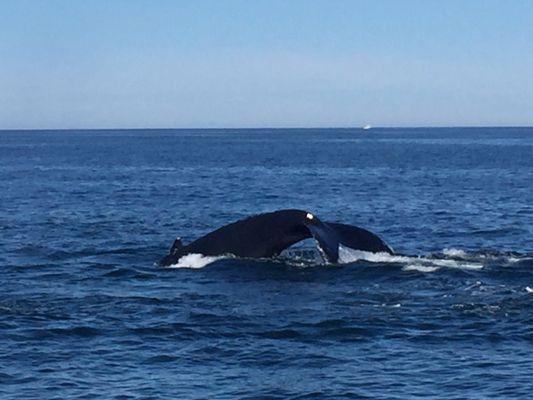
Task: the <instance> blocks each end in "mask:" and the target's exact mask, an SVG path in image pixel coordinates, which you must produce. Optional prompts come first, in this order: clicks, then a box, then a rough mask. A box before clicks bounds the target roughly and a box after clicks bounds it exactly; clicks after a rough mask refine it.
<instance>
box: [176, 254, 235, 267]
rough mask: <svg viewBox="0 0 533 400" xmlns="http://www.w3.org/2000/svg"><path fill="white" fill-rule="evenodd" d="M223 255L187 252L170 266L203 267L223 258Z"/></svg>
mask: <svg viewBox="0 0 533 400" xmlns="http://www.w3.org/2000/svg"><path fill="white" fill-rule="evenodd" d="M223 258H225V257H223V256H216V257H215V256H204V255H203V254H196V253H192V254H187V255H185V256H183V257H181V258H180V259H179V260H178V262H177V263H176V264H172V265H169V266H168V268H191V269H197V268H203V267H205V266H206V265H209V264H211V263H213V262H215V261H217V260H221V259H223Z"/></svg>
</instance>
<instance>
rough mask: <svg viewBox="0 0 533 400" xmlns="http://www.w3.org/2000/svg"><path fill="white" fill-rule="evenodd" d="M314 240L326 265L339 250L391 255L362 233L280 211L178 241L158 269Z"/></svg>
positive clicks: (275, 251) (260, 254) (262, 253)
mask: <svg viewBox="0 0 533 400" xmlns="http://www.w3.org/2000/svg"><path fill="white" fill-rule="evenodd" d="M308 238H314V239H315V240H316V242H317V244H318V247H319V249H320V250H321V253H322V255H323V257H324V259H325V260H326V262H329V263H337V262H338V261H339V246H340V245H342V246H346V247H349V248H352V249H354V250H363V251H370V252H375V253H377V252H386V253H392V249H391V248H390V247H389V246H387V244H386V243H385V242H384V241H383V240H381V239H380V238H379V237H378V236H376V235H374V234H373V233H372V232H369V231H367V230H365V229H362V228H359V227H356V226H351V225H345V224H339V223H335V222H324V221H321V220H320V219H319V218H317V217H316V216H314V215H313V214H312V213H309V212H307V211H303V210H279V211H274V212H271V213H265V214H259V215H255V216H252V217H249V218H246V219H243V220H240V221H237V222H233V223H231V224H229V225H225V226H223V227H221V228H218V229H217V230H215V231H213V232H210V233H208V234H207V235H205V236H202V237H200V238H198V239H196V240H195V241H193V242H192V243H189V244H187V245H183V244H182V242H181V240H180V239H179V238H178V239H176V240H175V241H174V244H173V245H172V247H171V249H170V251H169V254H168V255H167V256H165V257H164V258H163V259H162V260H161V261H160V264H161V265H171V264H174V263H176V262H177V261H178V260H179V259H180V258H181V257H183V256H184V255H187V254H192V253H198V254H203V255H206V256H211V255H224V254H233V255H235V256H238V257H249V258H269V257H275V256H277V255H279V254H280V253H281V252H282V251H283V250H285V249H286V248H288V247H290V246H292V245H293V244H295V243H298V242H300V241H302V240H304V239H308Z"/></svg>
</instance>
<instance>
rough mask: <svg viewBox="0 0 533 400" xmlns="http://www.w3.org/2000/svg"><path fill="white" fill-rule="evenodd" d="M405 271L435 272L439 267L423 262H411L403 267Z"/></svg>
mask: <svg viewBox="0 0 533 400" xmlns="http://www.w3.org/2000/svg"><path fill="white" fill-rule="evenodd" d="M402 269H403V270H404V271H419V272H435V271H436V270H438V269H439V267H430V266H427V265H421V264H409V265H406V266H405V267H403V268H402Z"/></svg>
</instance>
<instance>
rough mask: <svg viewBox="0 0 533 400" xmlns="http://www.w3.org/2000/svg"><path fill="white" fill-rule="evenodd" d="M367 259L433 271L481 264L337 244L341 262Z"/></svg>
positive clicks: (481, 266)
mask: <svg viewBox="0 0 533 400" xmlns="http://www.w3.org/2000/svg"><path fill="white" fill-rule="evenodd" d="M361 260H362V261H368V262H372V263H391V264H397V263H400V264H407V265H406V266H405V267H404V269H406V270H418V271H421V272H434V271H436V270H438V269H439V267H446V268H463V269H481V268H483V264H480V263H473V262H464V261H462V260H450V259H442V258H429V257H410V256H400V255H393V254H388V253H372V252H369V251H361V250H353V249H350V248H349V247H344V246H339V262H340V263H342V264H345V263H351V262H355V261H361Z"/></svg>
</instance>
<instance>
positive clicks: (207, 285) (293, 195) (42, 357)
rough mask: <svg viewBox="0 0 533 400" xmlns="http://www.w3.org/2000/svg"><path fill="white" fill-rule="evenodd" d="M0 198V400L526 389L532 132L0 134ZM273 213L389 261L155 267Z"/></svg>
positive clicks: (532, 384)
mask: <svg viewBox="0 0 533 400" xmlns="http://www.w3.org/2000/svg"><path fill="white" fill-rule="evenodd" d="M0 185H1V187H0V250H1V251H0V266H1V278H0V279H1V281H0V282H1V291H0V398H1V399H100V398H105V399H361V398H376V399H416V398H424V399H425V398H446V399H488V398H502V399H503V398H506V399H509V398H521V399H527V398H530V396H531V395H532V393H533V241H532V239H533V129H526V128H498V129H496V128H475V129H474V128H470V129H464V128H449V129H424V128H419V129H371V130H367V131H363V130H361V129H303V130H287V129H277V130H270V129H259V130H244V129H242V130H100V131H74V130H72V131H17V132H15V131H2V132H0ZM283 208H299V209H304V210H308V211H310V212H313V213H315V214H316V215H317V216H319V217H320V218H322V219H324V220H327V221H339V222H344V223H349V224H353V225H358V226H362V227H364V228H366V229H369V230H371V231H372V232H375V233H377V234H378V235H380V236H381V237H382V238H383V239H384V240H385V241H387V243H389V244H390V245H391V246H392V247H393V248H394V249H395V251H396V252H397V253H398V254H399V255H398V256H385V255H376V256H371V255H370V256H369V255H366V256H364V257H358V256H354V257H352V258H351V259H349V260H348V261H347V262H344V263H342V264H338V265H325V264H323V263H321V262H319V261H317V260H315V261H313V259H312V258H309V259H307V258H306V254H307V253H311V252H312V251H313V248H314V247H313V243H304V244H302V245H301V246H300V247H299V248H298V249H296V250H291V251H289V252H287V254H286V255H284V256H283V257H281V258H277V259H273V260H256V261H252V260H247V259H238V258H213V259H208V258H202V257H201V256H198V257H197V258H196V259H191V260H189V262H188V263H180V264H178V265H174V266H173V267H170V268H164V267H160V266H158V265H157V261H158V260H159V259H160V258H161V257H163V256H164V255H165V254H166V253H167V251H168V248H169V247H170V246H171V244H172V242H173V240H174V238H175V237H176V236H181V237H182V238H183V240H184V242H188V241H190V240H193V239H195V238H197V237H198V236H200V235H202V234H205V233H207V232H209V231H211V230H213V229H215V228H218V227H220V226H221V225H224V224H226V223H229V222H232V221H235V220H237V219H240V218H243V217H246V216H249V215H252V214H256V213H260V212H264V211H272V210H277V209H283ZM306 246H307V247H306Z"/></svg>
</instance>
